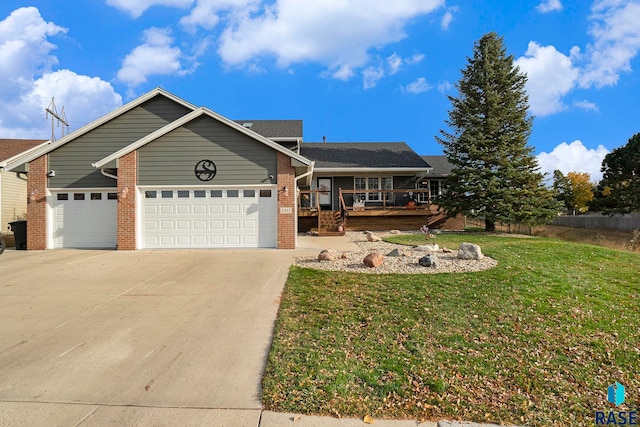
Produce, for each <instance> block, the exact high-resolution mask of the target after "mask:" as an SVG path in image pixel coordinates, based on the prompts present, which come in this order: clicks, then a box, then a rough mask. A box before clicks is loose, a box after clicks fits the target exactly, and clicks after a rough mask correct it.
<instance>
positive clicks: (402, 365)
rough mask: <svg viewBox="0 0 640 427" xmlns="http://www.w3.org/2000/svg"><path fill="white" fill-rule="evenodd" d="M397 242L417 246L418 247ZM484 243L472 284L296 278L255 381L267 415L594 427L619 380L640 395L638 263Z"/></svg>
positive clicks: (554, 248)
mask: <svg viewBox="0 0 640 427" xmlns="http://www.w3.org/2000/svg"><path fill="white" fill-rule="evenodd" d="M393 241H394V242H396V243H405V244H422V243H424V237H423V236H422V235H414V236H408V235H402V236H396V237H394V239H393ZM435 241H436V242H437V243H438V244H440V246H441V247H442V246H447V247H450V248H457V245H459V243H460V242H462V241H467V242H471V243H477V244H479V245H480V246H481V247H482V249H483V252H484V253H485V254H486V255H487V256H491V257H492V258H495V259H497V260H498V262H499V264H498V266H497V267H496V268H493V269H491V270H486V271H482V272H478V273H459V274H436V275H432V274H429V275H424V276H420V275H397V274H389V275H366V274H351V273H336V272H323V271H317V270H311V269H302V268H295V267H294V268H292V269H291V271H290V274H289V279H288V281H287V284H286V287H285V291H284V295H283V298H282V303H281V307H280V313H279V317H278V321H277V324H276V331H275V337H274V342H273V346H272V349H271V353H270V355H269V360H268V364H267V369H266V373H265V377H264V380H263V404H264V405H265V407H266V408H268V409H271V410H275V411H288V412H300V413H306V414H324V415H332V416H341V417H346V416H353V417H360V418H361V417H362V416H364V415H365V414H368V415H371V416H374V417H376V418H408V419H415V420H439V419H462V420H468V421H478V422H493V423H505V424H509V423H511V424H522V425H530V426H547V425H567V426H571V425H575V426H579V425H593V417H594V411H596V410H607V409H608V404H607V402H606V388H607V386H608V385H609V384H611V383H612V382H614V381H619V382H620V383H622V384H624V385H625V386H626V388H627V402H628V406H627V407H630V408H635V407H637V406H639V405H638V403H639V400H640V399H639V397H638V396H639V395H640V308H639V307H640V296H639V290H640V286H639V284H638V282H639V281H640V279H639V274H638V273H639V272H640V256H639V255H637V254H631V253H626V252H621V251H615V250H611V249H605V248H601V247H596V246H589V245H584V244H578V243H570V242H563V241H559V240H552V239H546V238H514V237H500V236H487V235H484V234H482V233H477V234H466V233H465V234H453V233H452V234H442V235H440V236H438V237H437V238H436V239H435Z"/></svg>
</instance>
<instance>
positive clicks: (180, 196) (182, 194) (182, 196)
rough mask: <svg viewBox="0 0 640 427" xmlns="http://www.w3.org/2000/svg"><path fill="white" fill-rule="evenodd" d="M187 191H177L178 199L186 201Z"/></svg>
mask: <svg viewBox="0 0 640 427" xmlns="http://www.w3.org/2000/svg"><path fill="white" fill-rule="evenodd" d="M188 198H189V190H178V199H188Z"/></svg>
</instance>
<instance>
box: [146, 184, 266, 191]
mask: <svg viewBox="0 0 640 427" xmlns="http://www.w3.org/2000/svg"><path fill="white" fill-rule="evenodd" d="M275 186H276V184H255V185H253V184H242V185H138V186H137V187H138V188H141V189H143V190H147V189H149V190H160V189H166V190H171V189H177V190H180V189H185V190H191V189H195V190H217V189H223V190H224V189H227V188H240V189H244V188H248V189H251V188H265V189H267V188H272V187H275Z"/></svg>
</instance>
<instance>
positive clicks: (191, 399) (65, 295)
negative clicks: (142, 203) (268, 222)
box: [0, 250, 294, 426]
mask: <svg viewBox="0 0 640 427" xmlns="http://www.w3.org/2000/svg"><path fill="white" fill-rule="evenodd" d="M293 254H294V252H292V251H276V250H206V251H188V250H184V251H136V252H117V251H80V250H56V251H44V252H28V251H27V252H23V251H7V252H5V253H4V255H2V256H1V257H0V325H1V326H0V425H3V426H4V425H31V426H33V425H47V426H52V425H61V426H75V425H82V426H94V425H95V426H104V425H155V426H157V425H216V426H219V425H230V426H236V425H237V426H241V425H247V426H249V425H251V426H256V425H258V423H259V419H260V409H261V403H260V382H261V376H262V372H263V370H264V366H265V363H266V357H267V354H268V351H269V347H270V343H271V332H272V329H273V322H274V320H275V317H276V314H277V309H278V302H279V301H278V300H279V296H280V294H281V292H282V288H283V285H284V283H285V280H286V276H287V273H288V269H289V265H290V263H291V257H292V256H293Z"/></svg>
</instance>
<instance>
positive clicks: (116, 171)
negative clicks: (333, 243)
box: [6, 88, 434, 250]
mask: <svg viewBox="0 0 640 427" xmlns="http://www.w3.org/2000/svg"><path fill="white" fill-rule="evenodd" d="M302 137H303V134H302V121H301V120H236V121H234V120H230V119H228V118H226V117H223V116H221V115H219V114H217V113H215V112H213V111H211V110H209V109H207V108H205V107H196V106H194V105H193V104H191V103H189V102H187V101H184V100H182V99H180V98H178V97H177V96H175V95H173V94H171V93H169V92H167V91H165V90H163V89H160V88H158V89H154V90H152V91H150V92H149V93H147V94H144V95H142V96H141V97H139V98H137V99H134V100H132V101H131V102H129V103H128V104H126V105H124V106H122V107H120V108H118V109H116V110H114V111H113V112H111V113H109V114H107V115H105V116H104V117H101V118H99V119H97V120H95V121H94V122H92V123H90V124H88V125H86V126H84V127H82V128H81V129H78V130H77V131H75V132H72V133H70V134H68V135H67V136H65V137H63V138H61V139H59V140H56V141H47V142H46V143H45V144H43V145H41V146H38V147H37V148H36V149H34V150H33V151H31V152H29V153H28V154H27V155H26V156H21V157H20V158H18V159H14V160H13V161H11V162H7V164H6V170H14V171H23V172H28V173H27V176H28V183H27V187H28V188H27V196H28V206H27V217H28V233H27V247H28V249H54V248H67V247H71V248H117V249H121V250H131V249H166V248H241V247H266V248H279V249H291V248H294V247H295V246H296V238H297V232H298V230H299V229H304V228H305V225H304V224H303V223H304V221H305V220H306V221H309V218H312V219H313V218H314V217H315V221H316V223H318V224H319V223H320V220H319V218H321V217H323V212H324V214H325V215H326V214H327V213H328V214H330V215H331V216H333V217H335V216H336V213H337V214H338V215H342V214H343V213H344V212H345V211H346V210H347V209H351V210H352V211H353V212H352V218H355V217H357V216H358V215H362V216H365V214H369V216H371V214H373V213H376V212H378V214H377V215H378V216H380V218H383V217H385V216H389V215H391V214H384V212H393V211H392V210H390V209H388V208H391V207H394V208H395V212H396V213H395V216H398V217H400V216H403V215H404V216H406V217H411V216H414V217H417V218H419V219H418V220H417V221H418V222H421V223H424V222H425V218H427V217H428V216H432V215H433V212H432V211H433V209H434V207H433V206H429V203H428V200H426V201H420V200H419V199H417V198H416V196H417V195H418V194H420V192H427V193H428V191H429V190H428V189H426V190H424V189H423V190H420V189H417V188H416V182H417V179H421V178H423V177H424V176H426V175H428V173H429V171H430V166H429V165H428V164H427V163H426V162H425V161H424V160H423V159H421V158H420V156H418V155H417V154H415V153H414V152H413V151H412V150H411V149H410V148H409V147H408V146H407V145H406V144H404V143H376V144H364V143H351V144H340V145H339V144H319V143H316V144H312V143H304V142H303V138H302ZM345 150H346V151H345ZM345 156H349V157H353V156H356V157H357V158H358V160H357V161H356V162H352V163H345V162H344V161H343V160H344V158H345ZM314 168H315V169H314ZM326 185H328V186H329V187H328V189H326V188H325V186H326ZM320 190H321V191H320ZM414 193H415V194H414ZM327 195H328V196H327ZM305 196H306V198H305ZM312 199H313V200H312ZM359 199H362V200H359ZM305 200H306V201H308V202H309V203H308V204H307V206H306V207H303V205H304V204H305V203H304V201H305ZM347 200H348V201H350V203H351V206H350V207H347V206H346V201H347ZM355 201H358V202H359V203H362V204H363V206H362V207H363V209H362V210H361V211H359V210H357V209H355V210H354V207H353V204H354V202H355ZM357 207H358V206H357V204H356V208H357ZM407 207H409V209H407ZM323 209H324V210H323ZM417 212H419V214H417ZM349 222H350V224H351V223H352V220H351V219H350V220H349ZM356 223H357V220H355V219H354V220H353V224H356ZM333 225H335V224H333ZM369 228H370V227H369Z"/></svg>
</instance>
